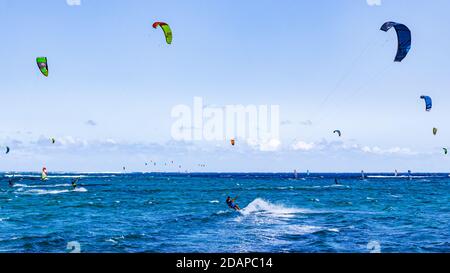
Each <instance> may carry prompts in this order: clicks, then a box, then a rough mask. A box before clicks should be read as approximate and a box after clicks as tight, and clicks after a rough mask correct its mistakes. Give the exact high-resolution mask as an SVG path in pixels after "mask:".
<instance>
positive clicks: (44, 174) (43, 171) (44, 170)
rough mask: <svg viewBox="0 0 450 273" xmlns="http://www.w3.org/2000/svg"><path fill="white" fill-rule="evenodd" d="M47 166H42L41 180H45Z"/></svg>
mask: <svg viewBox="0 0 450 273" xmlns="http://www.w3.org/2000/svg"><path fill="white" fill-rule="evenodd" d="M47 179H48V178H47V168H46V167H44V168H42V173H41V180H47Z"/></svg>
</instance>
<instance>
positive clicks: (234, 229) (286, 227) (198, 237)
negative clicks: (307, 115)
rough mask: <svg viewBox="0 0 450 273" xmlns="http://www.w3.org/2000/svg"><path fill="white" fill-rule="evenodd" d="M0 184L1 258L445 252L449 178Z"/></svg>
mask: <svg viewBox="0 0 450 273" xmlns="http://www.w3.org/2000/svg"><path fill="white" fill-rule="evenodd" d="M1 176H2V177H1V180H0V252H68V251H69V250H68V249H67V248H68V243H69V245H73V244H76V245H79V250H80V251H81V252H370V251H381V252H450V207H449V203H450V177H449V175H448V174H414V175H413V176H412V177H411V179H410V178H409V177H408V176H407V175H399V176H397V177H394V176H393V175H392V174H368V175H367V176H366V179H364V180H363V179H361V177H360V176H361V175H360V174H310V175H309V176H307V175H299V176H298V177H297V179H295V178H294V175H293V174H238V173H236V174H158V173H147V174H142V173H131V174H103V173H99V174H71V173H60V174H49V180H48V181H45V182H42V181H40V179H39V178H40V175H39V174H33V173H16V174H14V175H13V174H2V175H1ZM76 177H80V180H79V181H78V187H77V189H75V190H73V189H71V185H70V184H71V181H72V180H73V179H74V178H76ZM335 178H337V179H338V183H339V184H336V183H335ZM10 181H11V182H12V183H14V185H13V186H10V185H9V182H10ZM228 195H231V196H232V197H234V196H236V195H238V198H237V200H236V202H237V203H238V205H239V206H240V207H241V208H242V210H241V211H240V212H235V211H233V210H231V209H229V208H228V207H227V206H226V204H225V198H226V197H227V196H228ZM73 242H75V243H73Z"/></svg>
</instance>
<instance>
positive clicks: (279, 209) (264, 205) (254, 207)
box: [239, 198, 313, 217]
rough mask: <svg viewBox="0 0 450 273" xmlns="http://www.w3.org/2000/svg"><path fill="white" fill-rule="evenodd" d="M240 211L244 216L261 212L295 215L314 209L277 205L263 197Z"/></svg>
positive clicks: (286, 215)
mask: <svg viewBox="0 0 450 273" xmlns="http://www.w3.org/2000/svg"><path fill="white" fill-rule="evenodd" d="M239 212H240V213H241V214H242V215H244V216H246V215H250V214H255V213H259V214H269V215H272V216H277V217H293V216H294V215H295V214H298V213H313V211H311V210H307V209H299V208H287V207H284V206H283V205H275V204H272V203H270V202H267V201H265V200H263V199H261V198H256V199H255V200H253V201H252V202H251V203H250V204H248V205H247V206H246V207H245V208H243V209H242V210H240V211H239Z"/></svg>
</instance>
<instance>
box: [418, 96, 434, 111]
mask: <svg viewBox="0 0 450 273" xmlns="http://www.w3.org/2000/svg"><path fill="white" fill-rule="evenodd" d="M420 98H421V99H423V100H424V101H425V110H426V111H427V112H430V111H431V108H433V100H432V99H431V97H429V96H424V95H422V96H420Z"/></svg>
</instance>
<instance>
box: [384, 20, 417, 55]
mask: <svg viewBox="0 0 450 273" xmlns="http://www.w3.org/2000/svg"><path fill="white" fill-rule="evenodd" d="M392 27H394V29H395V31H396V32H397V38H398V49H397V55H396V56H395V60H394V61H395V62H401V61H402V60H403V59H404V58H405V57H406V55H408V52H409V50H410V49H411V31H410V30H409V28H408V27H407V26H405V25H403V24H399V23H396V22H386V23H384V24H383V25H382V26H381V30H382V31H385V32H387V31H388V30H390V29H391V28H392Z"/></svg>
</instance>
